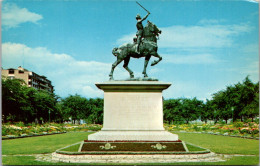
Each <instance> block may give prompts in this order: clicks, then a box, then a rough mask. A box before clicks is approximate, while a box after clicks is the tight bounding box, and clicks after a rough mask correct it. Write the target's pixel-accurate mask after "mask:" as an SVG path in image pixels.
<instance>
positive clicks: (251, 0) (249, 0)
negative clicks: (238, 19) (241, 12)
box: [245, 0, 259, 3]
mask: <svg viewBox="0 0 260 166" xmlns="http://www.w3.org/2000/svg"><path fill="white" fill-rule="evenodd" d="M245 1H247V2H253V3H259V0H245Z"/></svg>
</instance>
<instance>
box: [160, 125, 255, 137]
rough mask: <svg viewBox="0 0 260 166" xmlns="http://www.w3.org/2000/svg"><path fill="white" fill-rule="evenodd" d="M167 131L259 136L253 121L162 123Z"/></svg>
mask: <svg viewBox="0 0 260 166" xmlns="http://www.w3.org/2000/svg"><path fill="white" fill-rule="evenodd" d="M164 127H165V129H166V130H168V131H186V132H201V133H209V134H220V135H226V136H241V137H252V138H259V125H258V124H257V123H255V122H249V123H243V122H235V123H233V124H230V125H224V124H215V125H213V124H181V125H168V124H165V125H164Z"/></svg>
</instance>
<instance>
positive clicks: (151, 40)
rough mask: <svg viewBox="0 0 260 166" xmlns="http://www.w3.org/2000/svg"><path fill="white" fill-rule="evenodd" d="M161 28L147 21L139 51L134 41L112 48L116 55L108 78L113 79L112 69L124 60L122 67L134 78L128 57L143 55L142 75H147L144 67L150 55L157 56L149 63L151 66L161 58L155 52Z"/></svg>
mask: <svg viewBox="0 0 260 166" xmlns="http://www.w3.org/2000/svg"><path fill="white" fill-rule="evenodd" d="M161 32H162V31H161V30H159V29H158V27H157V26H156V25H155V24H153V23H152V22H150V21H147V24H146V26H145V27H144V30H143V39H142V42H141V43H140V48H139V51H140V53H137V52H136V47H137V44H135V43H127V44H124V45H122V46H120V47H119V48H117V47H116V48H114V49H113V50H112V54H113V55H114V56H116V57H117V60H116V61H115V62H114V63H113V64H112V68H111V72H110V74H109V79H110V80H113V79H114V78H113V73H114V69H115V68H116V66H117V65H118V64H120V63H121V62H122V61H124V65H123V67H124V68H125V69H126V70H127V71H128V72H129V74H130V78H134V73H133V71H132V70H131V69H129V67H128V64H129V61H130V57H132V58H141V57H145V61H144V69H143V73H142V74H143V75H144V77H148V75H147V73H146V68H147V65H148V62H149V60H150V58H151V56H154V57H156V58H158V59H157V60H154V61H153V62H152V64H151V66H154V65H156V64H157V63H158V62H160V61H161V60H162V57H161V56H160V55H159V54H158V53H157V50H158V47H157V37H158V36H159V34H161Z"/></svg>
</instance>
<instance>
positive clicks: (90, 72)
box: [2, 43, 128, 97]
mask: <svg viewBox="0 0 260 166" xmlns="http://www.w3.org/2000/svg"><path fill="white" fill-rule="evenodd" d="M23 64H24V66H23ZM2 66H3V68H4V69H5V68H16V67H18V66H23V67H25V68H26V69H28V70H30V71H33V72H35V73H37V74H39V75H45V76H46V77H47V78H48V79H50V80H51V81H52V83H53V85H54V86H55V93H56V94H58V95H60V96H62V97H66V96H67V95H68V94H72V95H73V94H75V93H77V94H79V95H82V96H85V97H96V96H98V97H102V94H103V93H102V91H101V90H99V89H98V88H97V87H96V86H95V83H96V82H103V81H107V80H108V79H109V78H108V75H109V72H110V69H111V64H107V63H102V62H96V61H77V60H76V59H74V58H73V57H71V56H70V55H68V54H56V53H52V52H50V51H49V50H48V49H46V48H43V47H37V48H30V47H28V46H26V45H23V44H19V43H3V44H2ZM114 74H116V77H117V78H118V77H123V78H125V77H128V73H127V71H125V70H122V69H121V68H120V67H119V68H116V70H115V73H114ZM123 78H122V79H123Z"/></svg>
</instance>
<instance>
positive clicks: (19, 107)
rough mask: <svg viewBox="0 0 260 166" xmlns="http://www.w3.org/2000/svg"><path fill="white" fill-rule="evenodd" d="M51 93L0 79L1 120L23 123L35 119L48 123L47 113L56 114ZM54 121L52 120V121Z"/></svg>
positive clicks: (54, 98) (17, 82)
mask: <svg viewBox="0 0 260 166" xmlns="http://www.w3.org/2000/svg"><path fill="white" fill-rule="evenodd" d="M56 102H57V99H56V96H55V94H53V93H50V92H47V91H43V90H36V89H34V88H31V87H27V86H26V84H25V82H24V81H23V80H20V79H9V78H4V77H3V78H2V104H3V120H4V122H6V121H11V122H16V121H22V122H25V123H29V122H33V121H34V120H35V119H38V120H39V119H42V120H43V121H45V122H46V121H48V119H49V118H48V115H49V114H48V112H49V111H51V114H54V113H56V107H55V105H56ZM53 120H54V119H53Z"/></svg>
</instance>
